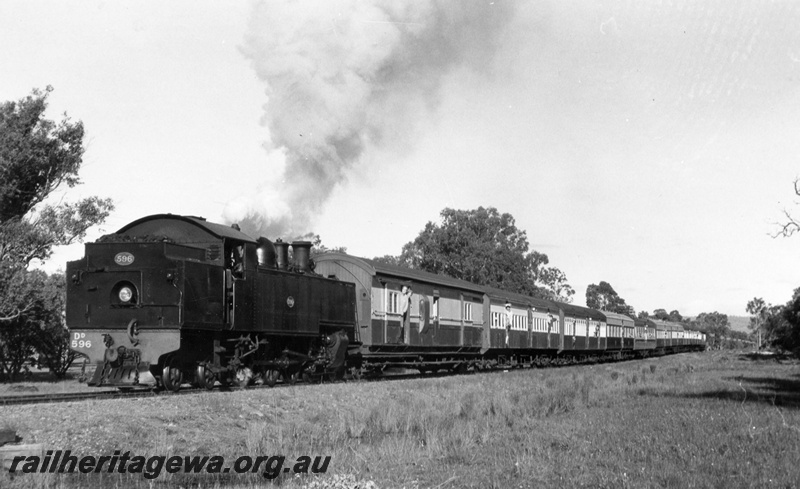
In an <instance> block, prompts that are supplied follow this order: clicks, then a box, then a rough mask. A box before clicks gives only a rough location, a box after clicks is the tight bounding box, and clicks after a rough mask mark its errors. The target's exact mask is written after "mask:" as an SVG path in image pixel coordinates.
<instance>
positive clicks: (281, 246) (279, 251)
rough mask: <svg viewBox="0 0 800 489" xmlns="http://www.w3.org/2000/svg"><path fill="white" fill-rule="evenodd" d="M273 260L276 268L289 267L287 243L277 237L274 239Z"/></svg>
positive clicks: (283, 268)
mask: <svg viewBox="0 0 800 489" xmlns="http://www.w3.org/2000/svg"><path fill="white" fill-rule="evenodd" d="M275 253H276V256H275V261H276V264H277V265H278V270H286V269H288V268H289V243H284V242H283V240H281V239H280V238H278V240H277V241H275Z"/></svg>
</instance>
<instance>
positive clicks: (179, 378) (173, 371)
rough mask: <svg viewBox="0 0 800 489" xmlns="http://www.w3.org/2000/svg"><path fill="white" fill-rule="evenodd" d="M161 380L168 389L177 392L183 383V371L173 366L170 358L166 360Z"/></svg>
mask: <svg viewBox="0 0 800 489" xmlns="http://www.w3.org/2000/svg"><path fill="white" fill-rule="evenodd" d="M161 382H162V383H163V384H164V388H165V389H167V390H168V391H172V392H178V391H179V390H180V388H181V384H182V383H183V372H181V369H179V368H177V367H175V366H174V362H173V361H172V359H170V360H167V362H166V365H165V366H164V371H163V372H162V373H161Z"/></svg>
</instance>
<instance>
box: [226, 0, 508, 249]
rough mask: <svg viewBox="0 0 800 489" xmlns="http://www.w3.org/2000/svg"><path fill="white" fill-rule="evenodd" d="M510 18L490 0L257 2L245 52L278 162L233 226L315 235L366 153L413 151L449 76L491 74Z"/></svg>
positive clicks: (231, 209) (272, 157)
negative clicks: (260, 89) (316, 224)
mask: <svg viewBox="0 0 800 489" xmlns="http://www.w3.org/2000/svg"><path fill="white" fill-rule="evenodd" d="M511 14H512V12H511V6H510V4H507V3H504V2H487V1H455V0H454V1H450V2H421V1H420V2H417V1H408V2H406V1H385V2H378V1H373V2H369V1H360V0H348V1H331V0H323V1H308V0H303V1H282V2H277V1H275V2H273V1H267V2H260V3H258V4H256V5H255V7H254V10H253V14H252V18H251V23H250V26H249V34H248V36H247V38H246V40H245V46H244V48H243V51H244V53H245V55H246V56H247V57H248V58H250V59H251V60H252V63H253V67H254V69H255V71H256V73H257V75H258V77H259V78H260V79H261V80H262V81H263V82H264V83H265V85H266V93H267V96H268V102H267V104H266V105H265V107H264V117H263V120H262V122H263V124H264V125H265V126H266V127H267V128H268V129H269V139H268V141H267V142H266V143H265V146H266V148H267V151H268V154H269V157H268V159H267V165H266V167H265V168H263V169H260V170H259V171H254V172H253V174H254V175H264V174H265V172H267V173H268V174H269V175H270V177H269V178H267V179H265V180H264V181H263V182H261V183H260V185H259V186H258V188H255V189H254V190H253V193H252V194H251V195H247V196H244V197H240V198H238V199H236V200H235V201H232V202H230V203H229V204H228V205H227V206H226V209H225V217H226V219H228V220H229V221H236V222H239V223H240V224H241V226H242V229H243V230H244V231H245V232H247V233H249V234H251V235H254V236H259V235H264V236H269V237H279V236H283V237H291V236H293V235H297V234H303V233H307V232H309V231H310V230H311V226H313V219H314V216H315V215H317V214H318V213H319V212H320V210H321V208H322V206H323V205H324V203H325V202H326V200H327V199H328V197H329V196H330V194H331V192H332V191H333V189H334V188H335V186H336V185H338V184H340V183H341V182H343V181H344V180H345V179H346V178H347V174H348V172H349V171H350V170H351V169H352V168H353V166H354V165H355V164H357V163H359V160H360V157H361V156H362V155H363V154H364V151H365V149H367V148H368V147H370V146H381V147H386V146H387V145H388V146H390V147H392V148H400V147H403V146H405V145H411V144H413V128H414V126H415V121H416V120H418V119H419V118H420V117H425V112H426V111H428V110H432V109H435V107H436V105H437V102H438V99H439V96H440V93H439V89H440V86H441V82H442V79H443V77H444V76H446V75H447V74H448V73H451V72H452V70H454V69H461V68H464V67H467V68H470V69H475V70H477V71H486V70H489V68H488V67H489V66H490V65H491V59H492V55H493V53H494V51H495V46H496V43H497V42H498V40H499V38H500V36H499V34H501V33H502V31H503V28H504V27H505V25H506V24H507V23H508V20H509V19H510V18H511ZM388 143H391V144H388Z"/></svg>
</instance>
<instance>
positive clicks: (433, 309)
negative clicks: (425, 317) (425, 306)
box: [431, 297, 439, 319]
mask: <svg viewBox="0 0 800 489" xmlns="http://www.w3.org/2000/svg"><path fill="white" fill-rule="evenodd" d="M438 317H439V298H438V297H434V298H433V307H431V319H436V318H438Z"/></svg>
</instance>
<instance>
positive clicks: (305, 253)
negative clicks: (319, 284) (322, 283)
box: [292, 241, 312, 273]
mask: <svg viewBox="0 0 800 489" xmlns="http://www.w3.org/2000/svg"><path fill="white" fill-rule="evenodd" d="M311 246H312V244H311V241H294V242H293V243H292V254H293V255H294V269H295V271H297V272H300V273H311V268H309V266H308V263H309V258H310V255H311Z"/></svg>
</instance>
